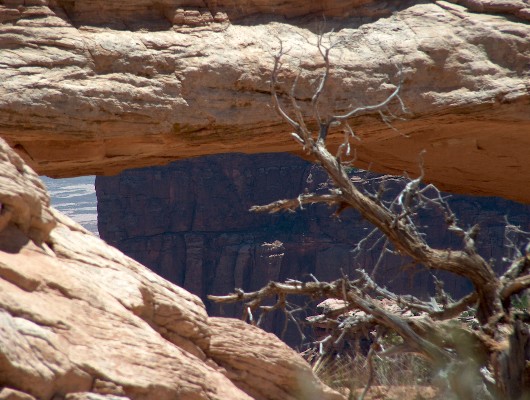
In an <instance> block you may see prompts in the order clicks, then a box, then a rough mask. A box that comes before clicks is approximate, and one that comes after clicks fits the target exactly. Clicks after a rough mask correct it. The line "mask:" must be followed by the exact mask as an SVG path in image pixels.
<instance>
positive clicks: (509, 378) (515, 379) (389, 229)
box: [210, 35, 530, 399]
mask: <svg viewBox="0 0 530 400" xmlns="http://www.w3.org/2000/svg"><path fill="white" fill-rule="evenodd" d="M336 45H337V43H331V42H330V43H329V44H327V45H326V44H325V43H324V36H323V35H321V36H320V37H319V39H318V43H317V49H318V51H319V53H320V56H321V57H322V60H323V63H324V66H323V73H322V75H321V76H320V78H319V79H318V80H317V83H316V89H315V90H314V93H313V96H312V98H311V104H310V111H311V114H312V115H308V114H307V112H306V110H305V109H303V108H302V106H301V105H300V103H299V102H298V101H297V100H296V89H297V81H298V78H297V79H295V80H294V83H293V84H292V86H291V88H290V90H286V91H283V93H284V94H283V96H282V95H281V94H280V92H279V88H280V86H281V85H280V82H279V75H280V72H281V70H282V58H283V57H284V56H285V51H284V48H283V46H282V45H281V42H280V50H279V52H278V53H277V54H276V55H275V56H274V67H273V70H272V77H271V83H270V90H271V94H272V104H273V105H274V107H275V109H276V110H277V112H278V114H279V115H280V116H281V117H282V118H283V119H284V120H285V121H286V122H287V123H288V124H289V125H290V126H291V127H292V130H293V131H292V133H291V135H292V136H293V138H294V139H295V140H296V141H297V142H299V143H300V145H301V146H302V148H303V150H304V151H305V152H306V153H307V154H308V155H309V156H310V157H311V158H313V159H314V161H315V162H317V163H318V164H320V165H321V166H322V168H323V169H324V170H325V171H326V172H327V174H328V175H329V178H330V179H331V181H332V182H333V184H334V188H331V189H330V190H329V192H328V193H326V194H314V193H304V194H301V195H300V196H299V197H298V198H296V199H290V200H280V201H276V202H274V203H271V204H268V205H264V206H254V207H252V210H253V211H256V212H271V213H272V212H280V211H285V210H289V211H294V210H296V209H298V208H300V207H301V206H302V205H306V204H313V203H325V204H328V205H329V206H335V207H337V208H338V212H340V211H341V210H342V209H344V208H347V207H351V208H353V209H355V210H357V211H358V212H359V213H360V215H361V216H362V217H363V218H365V219H366V220H368V221H369V222H370V223H371V224H373V225H374V227H375V229H377V231H378V232H380V233H382V235H383V237H384V240H386V241H387V243H388V244H389V245H392V246H393V251H394V252H395V253H396V254H399V255H403V256H406V257H409V258H410V259H412V260H413V262H414V263H417V264H419V265H422V266H424V267H425V268H427V269H430V270H433V271H447V272H450V273H452V274H455V275H457V276H459V277H461V278H464V279H468V280H469V281H471V282H472V284H473V288H474V290H473V292H472V293H470V294H469V295H467V296H465V297H463V298H461V299H458V300H456V301H452V300H448V299H447V298H445V300H440V299H438V301H436V300H432V301H430V302H426V301H421V300H419V299H418V298H415V297H413V296H397V295H395V294H393V293H391V292H389V291H388V290H386V289H384V288H383V287H381V286H379V285H378V284H377V283H376V282H375V281H374V280H373V279H372V278H371V277H370V276H369V275H368V274H367V273H366V272H364V271H363V270H359V276H358V277H357V278H356V279H349V278H348V277H343V278H342V279H339V280H337V281H335V282H316V281H315V282H307V283H302V282H299V281H288V282H284V283H277V282H271V283H269V284H268V285H267V286H266V287H264V288H263V289H261V290H259V291H257V292H252V293H245V292H243V291H242V290H238V291H236V292H235V293H233V294H230V295H227V296H211V297H210V298H211V299H212V300H214V301H217V302H236V301H237V302H243V303H245V305H246V307H245V309H246V310H247V311H246V312H247V315H248V314H249V313H250V314H251V313H252V312H255V311H256V310H258V309H261V310H265V311H272V310H275V309H280V308H282V307H284V305H285V301H286V298H287V297H288V296H291V295H306V296H311V297H313V298H335V299H341V300H343V302H344V311H348V310H351V309H360V310H362V311H364V312H365V313H366V317H365V318H362V319H357V320H348V319H346V320H344V321H342V322H341V323H337V324H336V326H337V330H339V331H340V330H341V329H342V330H343V331H344V330H350V331H351V330H362V329H365V328H366V327H367V326H368V327H371V328H373V327H376V328H377V329H378V330H379V331H378V332H382V333H383V334H384V333H385V332H394V333H397V334H398V335H399V336H400V337H401V338H402V344H400V345H398V346H396V347H394V348H391V349H384V350H383V349H381V348H380V349H379V350H378V353H379V355H380V356H384V355H390V354H394V353H396V352H414V353H417V354H420V355H422V356H423V357H425V358H426V359H427V360H428V361H429V362H430V363H431V365H432V366H433V369H434V370H435V371H437V373H438V374H439V375H440V376H443V377H445V378H444V379H445V380H446V382H447V383H448V385H449V386H450V389H451V391H452V392H453V393H454V395H455V396H456V397H457V398H459V399H472V398H473V399H475V398H489V399H520V398H528V397H526V396H530V391H529V386H530V383H529V381H528V377H529V375H528V374H529V370H530V368H529V367H528V366H527V364H529V363H530V345H529V335H530V331H529V325H528V314H527V313H526V312H525V311H521V310H518V309H516V308H515V307H514V306H513V301H512V299H513V298H514V296H517V295H519V294H520V293H521V292H523V291H524V290H526V289H527V288H528V287H529V286H530V274H529V267H530V246H529V247H527V249H526V252H525V254H520V255H519V257H518V258H516V259H514V260H513V261H512V263H511V265H510V266H509V267H508V268H507V271H506V272H505V273H504V274H503V275H502V276H497V275H496V274H495V272H494V270H493V268H492V265H491V264H490V263H489V262H488V261H486V260H485V259H484V258H483V257H481V256H480V255H479V254H478V252H477V250H476V248H475V239H476V236H477V234H478V229H477V227H473V228H471V229H469V230H464V229H462V228H460V227H458V225H457V219H456V217H455V216H454V215H453V214H452V212H451V211H450V209H449V208H446V209H445V211H444V213H445V218H446V222H447V226H448V229H449V230H451V231H453V232H455V233H457V234H459V235H461V237H462V249H460V250H450V249H443V248H442V249H439V248H433V247H431V246H429V245H428V244H427V242H426V240H425V238H424V236H423V235H422V233H421V232H420V230H419V228H418V226H417V224H415V223H414V215H415V214H416V213H417V211H418V207H421V206H422V205H424V204H425V202H433V203H435V204H437V205H441V206H443V199H442V198H441V197H440V196H439V195H438V198H434V199H433V198H427V197H426V196H425V192H424V191H425V188H424V187H422V186H421V180H422V178H423V176H422V175H423V173H422V174H421V176H420V177H418V178H417V179H412V180H409V181H408V183H407V184H406V185H405V186H404V188H403V189H402V190H401V191H400V193H399V195H398V196H397V197H396V198H395V199H394V200H393V201H392V202H390V203H388V202H385V201H382V199H381V196H380V195H379V194H377V193H375V194H370V193H367V192H366V191H364V190H363V189H362V187H360V185H359V183H358V182H356V181H355V180H353V179H351V178H350V176H349V175H348V173H347V171H346V168H345V165H346V161H345V158H346V157H348V156H350V153H352V152H353V150H352V146H353V140H356V139H357V138H356V137H355V134H354V132H353V130H352V129H351V127H350V125H349V123H348V122H349V121H351V120H352V119H353V118H355V117H358V116H360V115H366V114H372V113H379V114H381V115H382V116H383V118H386V117H387V116H388V115H390V111H389V110H390V108H389V107H390V106H391V105H394V106H397V107H398V108H403V107H404V106H403V103H402V101H401V98H400V90H401V83H399V84H397V85H396V87H395V89H394V90H393V91H392V92H391V93H390V94H388V93H387V94H386V97H385V99H384V100H383V101H382V102H380V103H378V104H375V105H367V106H362V107H357V108H354V109H351V110H348V111H346V112H344V113H343V114H332V115H325V116H323V115H322V112H321V108H322V107H321V104H320V103H321V97H322V94H323V92H324V91H325V89H326V84H327V82H328V79H329V77H330V74H331V62H330V52H331V50H332V49H333V48H334V47H336ZM281 98H287V99H288V101H287V102H283V101H282V100H281ZM285 104H287V106H286V105H285ZM308 121H314V122H315V123H313V122H312V123H309V122H308ZM315 125H316V129H310V126H315ZM331 131H334V132H337V131H339V132H340V131H342V132H343V133H344V142H343V143H342V144H341V145H340V146H339V148H338V151H337V153H336V154H331V152H330V150H329V149H328V147H327V146H326V138H327V137H328V135H329V133H330V132H331ZM350 157H351V156H350ZM348 165H350V164H348ZM436 193H438V192H436ZM375 296H382V297H384V298H387V299H390V300H392V301H394V302H396V304H398V305H399V306H400V307H401V309H403V310H414V311H418V312H420V314H419V316H405V315H403V314H402V313H393V312H390V311H388V310H387V309H385V308H383V307H381V306H380V304H379V303H378V302H377V301H375V300H374V299H375ZM271 297H272V298H275V299H276V300H277V301H276V303H275V305H273V306H264V305H263V304H264V302H265V300H266V299H268V298H271ZM463 312H474V313H475V316H476V319H477V320H478V323H477V324H475V326H470V325H469V324H466V323H465V322H463V321H462V320H461V319H459V318H458V317H459V316H461V314H462V313H463Z"/></svg>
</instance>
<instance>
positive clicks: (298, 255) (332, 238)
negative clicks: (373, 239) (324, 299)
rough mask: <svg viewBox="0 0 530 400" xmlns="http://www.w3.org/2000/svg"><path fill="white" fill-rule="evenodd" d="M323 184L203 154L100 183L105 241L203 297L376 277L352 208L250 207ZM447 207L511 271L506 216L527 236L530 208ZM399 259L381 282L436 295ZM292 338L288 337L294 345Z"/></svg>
mask: <svg viewBox="0 0 530 400" xmlns="http://www.w3.org/2000/svg"><path fill="white" fill-rule="evenodd" d="M360 173H361V172H360ZM361 174H363V176H368V175H366V174H365V173H361ZM325 182H326V179H325V174H324V173H323V171H322V170H321V169H320V168H318V167H317V166H315V165H313V164H310V163H308V162H306V161H304V160H302V159H300V158H298V157H295V156H292V155H287V154H260V155H251V156H249V155H244V154H225V155H217V156H207V157H201V158H196V159H190V160H183V161H178V162H174V163H172V164H170V165H168V166H165V167H152V168H145V169H138V170H129V171H126V172H123V173H121V174H119V175H117V176H113V177H97V178H96V192H97V197H98V216H99V232H100V235H101V237H102V238H103V239H104V240H106V241H107V242H108V243H110V244H112V245H113V246H116V247H117V248H118V249H120V250H121V251H123V252H124V253H125V254H127V255H129V256H130V257H132V258H134V259H136V260H138V261H140V262H141V263H143V264H144V265H146V266H148V267H150V268H151V269H153V270H154V271H156V272H157V273H158V274H160V275H162V276H164V277H165V278H167V279H169V280H170V281H172V282H174V283H176V284H178V285H180V286H183V287H184V288H186V289H187V290H190V291H191V292H192V293H195V294H197V295H199V296H201V297H202V298H203V300H205V301H206V295H208V294H226V293H229V292H231V291H233V289H234V288H236V287H237V288H243V289H244V290H256V289H258V288H261V287H262V286H264V285H266V284H267V283H268V282H269V280H285V279H287V278H292V279H301V280H304V279H308V276H309V274H313V275H314V276H316V278H317V279H319V280H334V279H337V278H339V277H340V276H341V271H344V272H345V273H347V274H349V275H350V276H354V275H355V273H354V271H355V269H356V268H359V267H362V268H366V269H367V270H368V271H371V269H372V268H373V267H374V265H375V264H376V261H377V259H378V257H379V250H380V249H379V248H376V249H375V250H374V251H369V252H366V253H365V254H363V255H362V256H361V257H360V258H354V254H353V253H352V249H353V247H354V246H355V245H356V244H357V243H358V242H359V241H360V240H361V239H363V238H364V237H365V236H366V235H367V234H368V233H369V232H370V231H371V229H372V228H371V226H370V224H368V223H367V222H366V221H363V220H362V219H361V218H360V217H359V216H358V214H356V213H354V212H353V211H351V210H350V211H346V212H343V213H342V214H341V215H340V220H338V219H337V218H334V217H333V216H332V214H333V212H334V211H335V210H333V209H329V208H327V207H325V206H307V207H305V208H304V209H303V210H298V211H297V212H296V213H283V214H275V215H263V214H256V213H251V212H249V211H248V210H249V208H250V207H251V206H252V205H257V204H266V203H269V202H272V201H275V200H279V199H284V198H295V197H297V196H298V195H299V194H300V193H304V192H305V191H306V190H309V191H311V192H312V191H314V190H318V187H319V186H320V185H322V184H325ZM375 187H376V186H374V188H375ZM374 190H376V189H374ZM450 204H451V206H452V209H453V211H454V212H455V213H456V215H457V216H458V217H459V219H460V224H461V226H462V227H464V228H469V227H471V226H473V225H474V224H476V223H478V224H480V226H481V234H480V236H479V238H478V248H479V251H480V252H481V254H482V255H483V256H484V257H485V258H486V259H490V258H494V259H495V260H496V265H497V268H498V270H499V271H500V270H502V269H503V268H505V264H503V262H502V258H503V257H505V256H507V255H508V254H507V253H505V252H506V246H505V245H507V244H508V243H507V241H506V240H507V239H506V237H505V225H506V220H505V216H506V217H507V220H508V221H510V222H511V223H512V224H514V225H518V226H520V227H521V228H522V229H523V230H527V231H528V230H530V208H529V207H528V206H525V205H521V204H518V203H514V202H510V201H507V200H503V199H499V198H481V197H471V196H468V197H465V196H452V198H451V199H450ZM421 224H422V225H424V226H422V229H423V230H424V231H425V232H426V233H427V235H428V236H427V237H428V240H429V243H431V244H432V245H433V246H437V247H442V248H443V247H451V246H453V247H455V248H461V247H462V242H461V239H460V238H459V237H458V236H456V235H455V234H451V233H450V232H448V231H447V229H446V228H447V227H446V224H445V222H444V219H443V218H441V216H440V215H437V214H435V213H430V214H426V215H425V218H424V219H423V220H422V222H421ZM425 226H426V227H425ZM402 262H403V260H401V259H400V258H388V259H387V260H386V261H385V262H384V263H383V264H382V265H380V266H379V268H378V273H377V275H376V278H377V280H378V282H379V283H381V284H383V285H385V286H388V287H389V288H390V289H392V290H394V291H396V292H398V293H410V292H412V293H414V294H416V295H420V296H426V295H428V294H432V293H433V292H434V282H433V279H432V277H431V275H430V274H429V273H428V272H426V271H422V269H421V268H413V269H410V268H409V269H408V271H401V269H400V267H401V263H402ZM439 277H440V278H443V279H444V280H445V282H446V289H448V290H449V291H450V292H451V293H453V294H454V295H458V296H460V295H462V294H464V293H466V292H467V291H468V290H469V289H470V286H469V285H470V283H469V282H466V281H464V280H461V279H455V277H454V276H451V275H439ZM206 304H207V306H208V310H209V311H210V312H212V313H215V314H218V315H219V314H221V315H229V316H234V317H238V316H240V315H241V314H240V310H238V309H237V307H232V306H224V307H223V308H222V309H219V308H218V307H217V306H216V305H214V304H210V303H208V302H207V301H206ZM276 318H277V319H278V320H277V321H276V322H275V323H274V324H273V325H274V327H275V330H276V331H277V332H278V333H279V331H281V330H282V327H283V323H282V322H281V321H280V320H279V319H281V318H282V316H281V315H277V316H276ZM270 322H272V321H270ZM268 328H271V325H268ZM293 334H296V332H294V331H293ZM295 339H296V338H295V337H290V338H288V340H289V341H290V342H291V343H295V342H296V341H295Z"/></svg>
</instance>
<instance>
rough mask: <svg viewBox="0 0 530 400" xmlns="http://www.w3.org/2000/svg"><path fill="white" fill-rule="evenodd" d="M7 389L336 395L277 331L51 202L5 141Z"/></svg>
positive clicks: (0, 259)
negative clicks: (165, 275)
mask: <svg viewBox="0 0 530 400" xmlns="http://www.w3.org/2000/svg"><path fill="white" fill-rule="evenodd" d="M0 203H1V207H2V208H1V214H0V228H1V232H0V399H11V400H31V399H41V400H48V399H54V400H59V399H67V400H89V399H90V400H100V399H101V400H103V399H113V400H117V399H153V400H155V399H156V400H165V399H193V400H196V399H219V400H221V399H222V400H226V399H234V400H235V399H278V400H280V399H281V400H285V399H315V400H316V399H329V400H339V399H343V397H342V396H341V395H339V394H337V393H336V392H333V391H332V390H331V389H329V388H328V387H326V386H325V385H323V384H322V383H321V382H320V381H319V380H318V379H317V378H316V377H315V376H314V375H313V373H312V371H311V369H310V368H309V366H308V365H307V364H306V363H305V361H304V360H303V359H302V358H301V357H300V356H299V355H298V354H297V353H296V352H294V351H293V350H292V349H290V348H289V347H287V346H286V345H284V344H283V343H282V342H281V341H280V340H279V339H277V338H276V336H274V335H271V334H268V333H265V332H264V331H262V330H260V329H258V328H254V327H252V326H250V325H248V324H245V323H243V322H241V321H239V320H234V319H225V318H210V317H208V315H207V313H206V311H205V307H204V304H203V303H202V302H201V300H200V299H199V298H198V297H196V296H194V295H192V294H190V293H189V292H187V291H185V290H184V289H181V288H179V287H177V286H175V285H173V284H171V283H169V282H168V281H166V280H164V279H162V278H160V277H159V276H157V275H156V274H154V273H153V272H151V271H150V270H149V269H147V268H146V267H144V266H142V265H140V264H138V263H137V262H135V261H134V260H132V259H130V258H129V257H127V256H125V255H123V254H122V253H121V252H119V251H118V250H116V249H114V248H112V247H110V246H108V245H107V244H106V243H105V242H103V241H102V240H100V239H98V238H96V237H94V236H93V235H92V234H90V233H89V232H88V231H86V230H85V229H84V228H82V227H81V226H79V225H77V224H76V223H75V222H73V221H72V220H70V219H69V218H67V217H65V216H64V215H61V214H60V213H58V212H57V211H56V210H54V209H52V208H51V207H50V206H49V197H48V195H47V193H46V191H45V189H44V186H43V184H42V183H41V182H40V180H39V179H38V176H37V175H36V174H35V173H34V172H33V171H32V170H31V169H30V168H29V167H28V166H27V165H25V163H24V162H23V161H22V160H21V158H20V157H19V156H18V155H16V154H15V153H14V151H13V150H12V149H10V148H9V146H7V145H6V143H5V142H4V141H3V140H0Z"/></svg>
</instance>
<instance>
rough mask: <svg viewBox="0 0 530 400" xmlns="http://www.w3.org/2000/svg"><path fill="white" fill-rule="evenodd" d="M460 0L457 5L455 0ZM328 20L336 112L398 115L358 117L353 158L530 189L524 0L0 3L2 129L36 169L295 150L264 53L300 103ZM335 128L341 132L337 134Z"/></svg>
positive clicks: (498, 190) (52, 171)
mask: <svg viewBox="0 0 530 400" xmlns="http://www.w3.org/2000/svg"><path fill="white" fill-rule="evenodd" d="M457 3H460V4H457ZM323 16H325V17H326V24H325V25H324V28H323V29H324V30H327V31H330V30H331V29H334V31H335V32H336V33H335V35H334V36H335V38H340V39H343V40H344V45H343V46H341V47H340V48H338V49H337V50H336V51H334V52H333V53H332V58H331V61H332V63H333V76H332V79H331V81H330V86H329V90H328V92H327V96H326V102H327V104H329V106H330V109H333V110H344V109H345V108H347V107H348V105H350V104H353V105H359V104H371V103H374V102H377V101H380V100H382V99H384V98H385V96H386V95H387V94H389V93H390V92H391V90H392V89H393V88H394V87H395V85H396V84H397V83H398V81H399V79H398V78H397V77H396V73H397V71H398V70H399V69H401V70H402V72H403V78H404V80H403V89H402V97H403V100H404V103H405V105H406V107H407V108H408V110H409V111H410V113H409V114H407V115H404V117H405V120H403V121H399V120H398V121H394V122H393V126H394V127H395V128H396V129H397V130H392V129H390V128H389V127H388V126H387V125H385V124H384V123H383V122H381V121H380V120H379V118H378V117H377V116H365V117H363V118H360V119H358V120H357V121H356V122H355V123H353V128H354V129H355V130H356V132H357V134H358V135H359V136H360V137H361V138H362V142H361V143H360V144H358V151H357V155H358V161H359V164H358V165H359V166H361V167H365V168H367V167H370V168H371V169H373V170H376V171H386V172H391V173H403V171H404V170H406V171H408V172H410V173H412V174H415V173H417V172H418V164H419V161H418V154H419V153H420V151H421V150H422V149H425V150H426V155H425V172H426V178H427V180H429V181H431V182H435V183H437V184H439V186H441V188H442V189H446V190H451V191H458V192H465V193H472V194H484V195H500V196H504V197H507V198H510V199H513V200H518V201H523V202H528V201H530V188H529V187H528V185H526V184H525V182H528V181H529V178H530V161H529V158H528V157H527V149H528V147H529V145H530V106H529V104H530V100H529V99H530V94H529V92H530V72H529V71H530V69H529V68H528V66H529V63H530V41H529V40H528V37H530V25H529V24H528V21H529V19H530V6H529V4H528V1H493V0H462V1H452V2H449V1H433V2H419V1H404V2H384V1H376V0H364V1H359V0H356V1H354V0H349V1H347V0H341V1H322V2H320V1H317V2H304V3H299V2H296V1H293V2H284V1H272V0H271V1H266V2H263V1H260V2H255V1H243V2H240V1H230V0H218V1H213V0H210V1H204V2H203V1H200V2H199V1H192V0H189V1H176V0H164V1H161V2H156V3H154V2H152V1H151V0H132V1H127V2H125V1H113V2H108V1H88V0H72V1H59V0H56V1H48V0H8V1H7V0H6V1H3V3H2V4H1V5H0V19H1V24H0V60H1V63H2V68H0V135H1V136H2V137H4V138H5V139H6V140H7V141H8V143H10V144H11V146H13V147H14V148H15V149H16V150H17V151H18V152H19V154H21V155H22V156H23V157H24V158H25V160H26V161H27V162H28V163H29V164H30V165H31V166H32V167H34V169H35V170H36V171H38V172H39V173H41V174H48V175H51V176H56V177H58V176H74V175H84V174H112V173H115V172H118V171H119V170H122V169H124V168H129V167H134V166H145V165H153V164H161V163H166V162H168V161H171V160H175V159H179V158H185V157H191V156H197V155H203V154H211V153H220V152H231V151H243V152H251V153H252V152H266V151H297V150H298V147H297V144H296V143H295V142H294V141H292V139H291V138H290V137H289V135H288V134H287V133H288V127H287V126H286V125H285V124H284V123H283V122H282V121H281V119H280V118H279V117H278V116H277V115H276V114H275V113H274V112H273V110H272V109H271V108H270V107H269V104H270V96H269V87H268V79H269V75H270V70H271V66H272V56H271V53H272V52H274V51H276V50H277V48H278V40H277V38H281V39H282V40H283V41H284V45H285V48H286V49H289V56H290V57H286V58H285V61H286V62H285V64H284V73H283V74H282V80H283V81H284V82H285V87H284V88H283V90H284V91H287V90H288V89H289V87H290V82H292V79H293V77H294V76H295V74H296V73H297V70H298V69H299V68H301V70H302V73H301V80H300V85H299V92H298V93H297V97H298V98H299V99H300V100H301V102H302V103H303V104H306V105H307V104H308V100H309V98H310V94H311V93H312V90H313V89H312V87H311V84H310V82H312V81H314V79H315V78H316V77H317V76H319V74H320V72H321V70H320V67H321V66H322V63H321V59H320V58H319V56H318V53H317V51H316V48H315V45H314V44H315V42H316V38H317V35H318V33H319V29H318V25H322V19H323ZM330 140H332V141H333V140H337V136H336V135H335V136H332V137H331V138H330Z"/></svg>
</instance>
